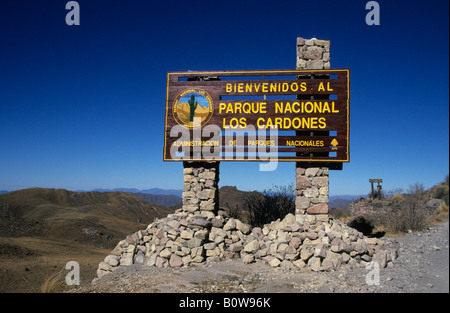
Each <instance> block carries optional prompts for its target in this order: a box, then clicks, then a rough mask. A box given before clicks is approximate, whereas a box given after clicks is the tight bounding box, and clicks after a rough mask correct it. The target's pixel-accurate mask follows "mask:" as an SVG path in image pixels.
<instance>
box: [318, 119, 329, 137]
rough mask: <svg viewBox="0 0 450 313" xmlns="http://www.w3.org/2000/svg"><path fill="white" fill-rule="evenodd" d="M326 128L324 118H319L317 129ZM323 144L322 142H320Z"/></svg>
mask: <svg viewBox="0 0 450 313" xmlns="http://www.w3.org/2000/svg"><path fill="white" fill-rule="evenodd" d="M325 127H327V123H326V119H325V117H321V118H319V128H322V129H323V128H325ZM322 143H323V142H322Z"/></svg>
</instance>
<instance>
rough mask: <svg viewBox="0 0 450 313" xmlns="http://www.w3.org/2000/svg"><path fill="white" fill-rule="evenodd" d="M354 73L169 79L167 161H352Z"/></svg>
mask: <svg viewBox="0 0 450 313" xmlns="http://www.w3.org/2000/svg"><path fill="white" fill-rule="evenodd" d="M349 87H350V71H349V69H334V70H273V71H223V72H173V73H168V74H167V98H166V114H165V127H164V131H165V133H164V161H189V160H203V161H205V160H211V161H269V160H270V161H295V162H349V132H350V120H349V118H350V106H349V100H350V88H349Z"/></svg>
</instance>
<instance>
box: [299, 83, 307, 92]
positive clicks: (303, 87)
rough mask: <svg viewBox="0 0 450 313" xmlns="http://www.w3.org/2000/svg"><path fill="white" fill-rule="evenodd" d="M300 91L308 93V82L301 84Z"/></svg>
mask: <svg viewBox="0 0 450 313" xmlns="http://www.w3.org/2000/svg"><path fill="white" fill-rule="evenodd" d="M300 90H301V91H306V82H303V83H301V84H300Z"/></svg>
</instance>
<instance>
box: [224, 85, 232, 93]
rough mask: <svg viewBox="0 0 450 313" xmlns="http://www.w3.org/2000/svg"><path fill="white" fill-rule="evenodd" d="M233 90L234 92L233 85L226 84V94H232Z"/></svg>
mask: <svg viewBox="0 0 450 313" xmlns="http://www.w3.org/2000/svg"><path fill="white" fill-rule="evenodd" d="M232 90H233V85H232V84H226V87H225V91H226V92H231V91H232Z"/></svg>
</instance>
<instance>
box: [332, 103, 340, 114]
mask: <svg viewBox="0 0 450 313" xmlns="http://www.w3.org/2000/svg"><path fill="white" fill-rule="evenodd" d="M331 107H332V109H331V112H332V113H339V110H335V109H334V101H331Z"/></svg>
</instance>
